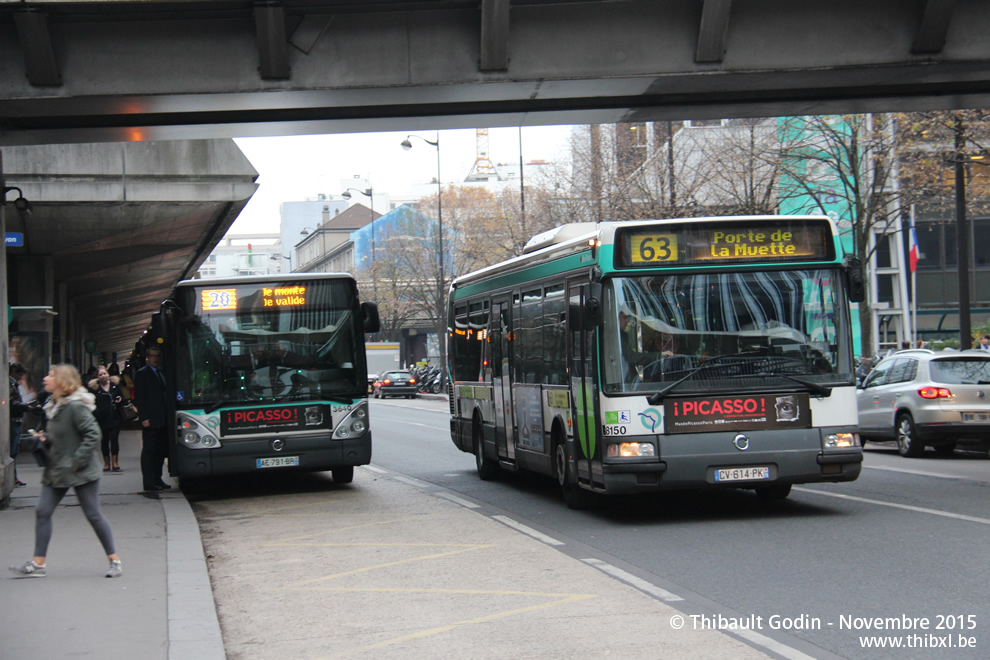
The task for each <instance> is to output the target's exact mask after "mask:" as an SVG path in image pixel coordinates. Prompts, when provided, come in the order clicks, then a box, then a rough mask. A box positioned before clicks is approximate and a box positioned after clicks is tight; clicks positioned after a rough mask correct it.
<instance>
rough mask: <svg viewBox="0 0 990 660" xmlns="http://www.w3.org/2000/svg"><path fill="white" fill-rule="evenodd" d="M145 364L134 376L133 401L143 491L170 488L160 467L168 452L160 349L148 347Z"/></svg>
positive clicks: (166, 413) (163, 375)
mask: <svg viewBox="0 0 990 660" xmlns="http://www.w3.org/2000/svg"><path fill="white" fill-rule="evenodd" d="M145 361H146V362H147V364H145V365H144V366H143V367H141V368H140V369H139V370H138V372H137V376H136V377H135V379H134V403H135V404H137V409H138V421H139V422H140V423H141V477H142V479H143V480H144V489H145V490H146V491H151V492H154V491H160V490H168V489H169V488H171V486H169V485H168V484H167V483H165V482H164V481H163V480H162V467H163V466H164V464H165V457H167V456H168V420H167V417H168V406H167V405H166V403H165V397H166V386H165V373H164V372H163V371H162V350H161V349H160V348H158V347H157V346H152V347H151V348H149V349H148V352H147V355H146V356H145Z"/></svg>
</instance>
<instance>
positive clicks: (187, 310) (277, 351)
mask: <svg viewBox="0 0 990 660" xmlns="http://www.w3.org/2000/svg"><path fill="white" fill-rule="evenodd" d="M155 316H156V318H155V319H154V322H153V324H152V334H153V338H152V340H151V341H150V342H149V341H147V340H146V342H145V343H146V344H152V345H153V344H157V345H158V346H160V347H161V348H162V349H163V351H164V360H163V365H164V367H163V368H164V371H165V374H166V380H167V382H168V386H169V387H168V389H169V391H170V392H172V393H174V400H173V401H170V406H174V407H173V410H172V411H171V413H172V418H173V419H174V422H175V425H174V436H172V438H173V441H172V442H171V443H170V447H169V473H170V474H172V475H173V476H178V477H191V478H207V477H212V476H217V475H228V474H238V473H248V472H268V471H276V470H302V471H311V472H313V471H323V470H330V471H331V472H332V475H333V480H334V481H335V482H338V483H349V482H350V481H351V480H352V479H353V476H354V466H356V465H365V464H367V463H369V462H370V461H371V429H370V428H369V417H368V401H367V396H368V395H367V392H368V386H367V366H366V358H365V347H364V337H365V335H364V333H366V332H376V331H377V330H378V325H379V320H378V309H377V307H376V306H375V305H374V303H367V302H365V303H361V302H360V301H359V299H358V291H357V284H356V282H355V280H354V278H353V277H352V276H350V275H347V274H327V273H291V274H286V275H277V276H274V277H273V276H271V275H257V276H247V277H234V278H218V279H205V280H187V281H183V282H179V284H178V285H177V286H176V288H175V290H174V291H173V293H172V295H171V297H170V298H169V299H168V300H166V301H165V302H164V303H162V308H161V312H160V313H159V314H156V315H155Z"/></svg>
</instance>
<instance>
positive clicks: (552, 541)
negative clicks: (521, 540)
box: [492, 516, 565, 545]
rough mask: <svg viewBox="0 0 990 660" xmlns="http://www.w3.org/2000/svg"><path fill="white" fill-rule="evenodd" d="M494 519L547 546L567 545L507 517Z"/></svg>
mask: <svg viewBox="0 0 990 660" xmlns="http://www.w3.org/2000/svg"><path fill="white" fill-rule="evenodd" d="M492 518H493V519H494V520H497V521H499V522H500V523H502V524H503V525H506V526H508V527H511V528H512V529H514V530H516V531H518V532H522V533H523V534H525V535H527V536H532V537H533V538H534V539H536V540H537V541H542V542H543V543H546V544H547V545H565V544H564V542H563V541H558V540H557V539H555V538H553V537H551V536H547V535H546V534H543V533H541V532H538V531H536V530H535V529H533V528H532V527H527V526H526V525H523V524H522V523H517V522H516V521H515V520H513V519H512V518H507V517H505V516H492Z"/></svg>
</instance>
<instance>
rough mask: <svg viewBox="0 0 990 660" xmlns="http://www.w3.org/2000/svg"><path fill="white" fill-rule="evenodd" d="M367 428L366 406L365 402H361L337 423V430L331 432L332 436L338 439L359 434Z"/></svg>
mask: <svg viewBox="0 0 990 660" xmlns="http://www.w3.org/2000/svg"><path fill="white" fill-rule="evenodd" d="M367 430H368V407H367V403H365V402H361V403H359V404H358V405H357V407H356V408H354V410H352V411H350V412H349V413H347V415H345V416H344V418H343V419H342V420H340V422H338V423H337V430H336V431H334V432H333V437H335V438H340V439H343V438H350V437H352V436H355V435H361V434H362V433H364V432H366V431H367Z"/></svg>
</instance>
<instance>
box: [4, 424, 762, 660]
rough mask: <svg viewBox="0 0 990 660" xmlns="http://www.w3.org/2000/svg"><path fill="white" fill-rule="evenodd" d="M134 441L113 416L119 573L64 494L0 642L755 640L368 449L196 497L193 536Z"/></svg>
mask: <svg viewBox="0 0 990 660" xmlns="http://www.w3.org/2000/svg"><path fill="white" fill-rule="evenodd" d="M139 446H140V434H139V433H138V432H137V431H128V432H125V433H122V434H121V461H120V462H121V466H122V467H123V469H124V471H123V472H121V473H105V477H104V478H103V479H102V480H101V487H102V492H103V496H102V502H103V510H104V513H105V515H106V516H107V518H108V519H109V521H110V524H111V526H112V527H113V531H114V536H115V541H116V544H117V550H118V552H119V553H120V556H121V560H122V561H123V567H124V574H123V576H122V577H121V578H118V579H107V578H105V577H104V576H103V574H104V571H105V570H106V558H105V556H104V555H103V551H102V548H101V547H100V545H99V542H98V541H97V539H96V536H95V535H94V534H93V531H92V529H91V528H90V527H89V524H88V523H87V522H86V520H85V519H84V517H83V515H82V512H81V510H80V509H79V508H78V503H77V501H76V499H75V497H74V496H73V495H71V494H70V495H69V496H67V497H66V499H65V500H64V501H63V503H62V505H61V506H60V507H59V510H58V511H57V512H56V514H55V518H54V535H53V538H52V543H51V546H50V549H49V553H48V575H47V577H45V578H41V579H29V578H21V579H17V578H14V577H13V576H10V574H9V573H6V572H5V573H4V575H3V576H0V617H2V618H0V620H2V621H3V622H4V634H3V639H2V640H0V657H3V658H8V657H9V658H65V657H74V656H81V657H99V658H105V659H108V660H117V659H120V660H132V659H133V658H143V659H148V660H164V659H168V660H188V659H189V658H195V659H196V660H214V659H217V660H219V659H221V658H225V657H226V656H225V643H226V653H230V655H231V657H236V658H238V659H239V660H249V659H253V658H258V659H259V660H273V659H281V658H287V659H296V658H340V657H358V658H403V659H404V658H410V659H419V658H426V657H447V658H504V657H528V658H535V657H547V658H562V657H581V658H592V657H595V658H597V657H601V656H603V655H613V656H615V657H622V658H657V657H677V658H723V657H725V658H727V657H731V658H736V659H746V658H762V657H766V656H765V655H763V654H762V653H760V652H759V651H758V650H757V649H755V648H753V647H751V646H747V645H746V644H744V643H743V642H742V641H741V640H739V639H737V638H733V637H730V636H728V635H725V634H723V633H720V632H718V631H714V630H693V629H692V627H691V626H690V625H687V626H684V627H683V628H681V629H675V627H674V626H672V625H671V621H672V618H673V619H676V618H678V617H677V615H678V614H680V615H683V614H684V612H683V611H680V610H677V609H674V608H673V607H671V605H670V604H668V603H667V602H665V601H672V600H680V599H678V598H677V597H676V596H674V595H673V594H670V593H667V592H663V590H662V589H659V588H657V587H653V585H650V584H647V583H645V582H643V581H641V580H640V581H639V582H640V583H641V584H637V583H636V579H635V577H634V576H631V575H629V574H625V577H624V578H623V577H619V578H618V579H616V572H617V571H618V572H619V573H623V572H622V571H621V570H620V569H618V568H617V567H614V566H609V565H608V564H604V563H603V562H601V561H599V560H595V559H592V558H588V559H584V558H583V555H580V556H569V555H568V554H567V553H566V552H564V551H562V549H561V546H564V545H565V543H564V542H563V541H557V540H555V539H552V538H549V537H546V536H544V535H542V534H540V533H538V532H536V531H535V530H532V529H529V528H527V527H525V526H523V525H520V524H519V523H517V522H515V521H513V520H511V519H510V518H508V517H507V516H504V515H501V514H500V513H498V512H494V511H488V510H486V509H485V507H482V506H480V505H478V504H475V503H472V502H469V501H467V500H465V499H463V498H460V497H458V496H456V495H454V494H452V493H449V492H447V491H446V490H443V489H438V488H435V487H433V486H432V485H431V484H425V483H422V482H418V481H415V480H413V479H409V478H408V477H405V476H403V475H400V474H395V473H390V472H387V471H385V470H382V469H380V468H378V467H376V466H374V465H371V466H364V467H362V468H359V469H358V470H357V471H356V473H355V477H354V482H353V483H352V484H348V485H340V486H338V485H334V484H332V483H331V482H330V481H329V477H327V478H326V479H325V480H324V478H323V476H322V475H308V476H307V477H304V478H306V479H308V480H309V484H310V487H308V488H307V487H302V488H297V489H295V490H293V489H289V490H290V491H291V492H284V493H283V492H278V491H268V492H259V493H257V494H254V493H253V492H251V491H250V490H248V491H247V492H246V493H240V494H238V495H237V496H235V497H221V498H217V499H211V498H204V499H202V500H200V501H198V503H197V504H196V507H197V514H198V516H199V518H200V522H201V523H202V529H203V534H202V537H201V535H200V526H199V524H197V520H196V519H195V518H194V516H193V514H192V510H191V508H190V505H189V503H188V502H187V501H186V499H185V498H184V496H183V495H182V493H181V491H179V490H178V488H176V487H175V485H174V484H173V489H172V490H170V491H165V494H163V495H161V496H160V497H159V494H157V493H156V494H147V495H146V494H142V493H140V492H139V489H140V487H141V475H140V469H139V467H138V457H139V453H140V450H139ZM28 460H30V456H22V457H21V460H20V461H19V462H18V472H19V475H20V478H21V479H22V480H23V481H26V482H27V483H28V484H29V485H28V486H27V487H21V488H17V489H16V490H15V491H14V493H13V494H12V500H11V502H12V504H11V507H10V508H9V509H6V510H3V511H0V562H3V568H5V567H6V566H8V565H12V564H17V563H20V562H23V561H25V560H26V559H29V558H30V556H31V552H32V546H33V538H34V512H33V506H34V504H35V503H36V501H37V498H38V495H39V493H40V486H39V481H40V473H41V470H40V469H39V468H37V467H35V466H34V465H33V463H28ZM204 547H205V550H204ZM207 556H209V563H210V571H211V573H212V578H213V581H214V583H215V584H216V605H214V591H213V589H211V586H210V575H208V574H207V559H206V557H207ZM629 578H632V580H630V579H629ZM630 584H637V587H636V588H634V587H633V586H630ZM218 612H219V614H220V617H221V618H222V620H223V638H221V631H220V626H219V624H218V616H217V615H218Z"/></svg>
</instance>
